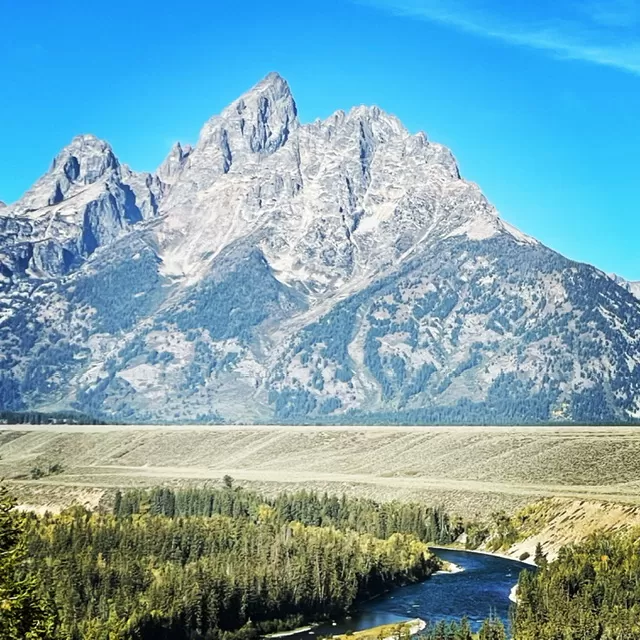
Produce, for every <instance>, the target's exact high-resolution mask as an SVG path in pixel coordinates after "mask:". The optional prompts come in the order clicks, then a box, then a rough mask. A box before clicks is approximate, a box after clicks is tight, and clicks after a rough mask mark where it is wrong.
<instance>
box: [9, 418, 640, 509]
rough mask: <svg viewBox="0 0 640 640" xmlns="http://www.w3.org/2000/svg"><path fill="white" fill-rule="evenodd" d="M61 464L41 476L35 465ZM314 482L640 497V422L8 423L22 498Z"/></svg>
mask: <svg viewBox="0 0 640 640" xmlns="http://www.w3.org/2000/svg"><path fill="white" fill-rule="evenodd" d="M54 464H60V465H61V466H62V472H61V473H56V474H55V475H45V476H44V477H41V478H38V479H32V477H31V470H32V469H34V468H35V467H39V468H40V469H44V470H45V471H46V469H47V468H48V467H49V466H50V465H54ZM225 474H228V475H230V476H232V477H233V478H235V479H236V481H237V482H239V483H241V484H242V485H243V486H247V487H252V488H257V489H260V490H262V491H265V492H268V493H274V492H277V491H280V490H283V489H288V490H292V489H297V488H300V487H305V488H309V489H316V490H319V491H328V492H331V493H343V492H346V493H349V494H352V495H362V496H369V497H373V498H376V499H378V500H391V499H400V500H419V501H424V502H428V503H431V504H433V503H441V504H444V505H445V506H446V507H447V508H448V509H449V510H450V511H452V512H454V513H457V514H460V515H463V516H465V517H473V516H476V515H479V516H486V515H488V514H489V513H491V512H494V511H496V510H499V509H504V510H507V511H509V512H512V513H513V512H515V511H516V510H517V509H518V508H520V507H522V506H524V505H525V504H528V503H531V502H533V501H535V500H537V499H538V498H541V497H555V498H560V499H563V500H570V501H578V502H579V501H585V500H591V501H608V502H615V503H622V504H629V505H639V504H640V429H637V428H622V427H588V428H587V427H307V426H305V427H296V426H277V427H274V426H211V427H205V426H202V427H200V426H171V427H167V426H106V427H105V426H87V427H82V426H62V425H61V426H47V425H42V426H26V425H19V426H3V427H2V428H0V476H3V477H4V478H6V479H7V480H8V481H9V482H10V483H11V484H12V485H13V488H14V491H15V492H16V493H17V494H18V497H19V499H20V500H21V502H22V503H23V504H25V505H27V506H30V507H37V508H57V507H63V506H66V505H68V504H69V503H71V502H81V503H83V502H85V503H87V504H90V505H94V504H96V503H97V502H98V501H99V500H100V498H101V496H102V495H103V494H104V493H105V492H107V491H109V490H113V489H114V488H116V487H131V486H152V485H158V484H165V485H170V486H186V485H198V486H201V485H204V484H211V483H216V482H219V481H220V479H221V478H222V476H223V475H225Z"/></svg>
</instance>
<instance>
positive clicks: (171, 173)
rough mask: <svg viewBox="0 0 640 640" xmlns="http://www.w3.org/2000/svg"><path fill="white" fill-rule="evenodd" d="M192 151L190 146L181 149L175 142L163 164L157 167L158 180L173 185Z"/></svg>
mask: <svg viewBox="0 0 640 640" xmlns="http://www.w3.org/2000/svg"><path fill="white" fill-rule="evenodd" d="M192 151H193V148H192V147H191V145H189V144H188V145H185V146H184V147H183V146H182V145H181V144H180V143H179V142H176V143H175V144H174V145H173V147H171V151H169V155H168V156H167V157H166V159H165V160H164V162H163V163H162V164H161V165H160V166H159V167H158V178H160V180H161V181H162V182H164V183H165V184H168V185H171V184H173V183H174V182H175V180H176V178H177V176H178V174H179V173H180V171H181V170H182V167H183V166H184V164H185V162H186V160H187V158H188V157H189V155H190V154H191V152H192Z"/></svg>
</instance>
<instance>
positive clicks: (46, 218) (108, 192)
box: [0, 135, 163, 275]
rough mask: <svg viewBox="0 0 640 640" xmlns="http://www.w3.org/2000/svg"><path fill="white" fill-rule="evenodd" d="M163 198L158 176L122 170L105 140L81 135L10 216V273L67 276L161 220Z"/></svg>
mask: <svg viewBox="0 0 640 640" xmlns="http://www.w3.org/2000/svg"><path fill="white" fill-rule="evenodd" d="M162 193H163V185H162V183H161V181H160V179H159V178H158V177H156V176H152V175H150V174H140V173H135V172H133V171H131V170H130V169H129V168H128V167H127V166H126V165H121V164H120V163H119V162H118V160H117V158H116V157H115V155H114V153H113V150H112V149H111V147H110V146H109V145H108V144H107V143H106V142H104V141H103V140H99V139H98V138H96V137H94V136H90V135H84V136H78V137H76V138H74V139H73V141H72V142H71V144H70V145H69V146H67V147H65V148H64V149H63V150H62V151H61V152H60V153H59V154H58V155H57V156H56V158H55V159H54V160H53V163H52V165H51V168H50V170H49V171H48V172H47V173H46V174H45V175H44V176H42V177H41V178H40V179H39V180H38V181H37V182H36V184H35V185H34V186H33V187H32V188H31V189H30V190H29V191H28V192H27V193H26V194H25V195H24V196H23V197H22V198H21V199H20V200H19V201H18V202H16V203H14V204H13V205H11V206H10V207H5V208H3V209H2V213H1V214H0V233H1V234H2V236H1V238H2V242H1V244H0V261H1V262H2V265H3V267H4V270H5V271H7V272H11V273H13V274H19V275H24V274H26V273H28V272H29V271H32V272H33V274H40V275H45V274H48V275H60V274H63V273H66V272H67V271H68V270H69V269H70V268H72V267H73V266H78V265H79V264H80V263H81V262H82V260H84V259H85V258H87V257H88V256H90V255H91V254H92V253H93V252H94V251H95V250H96V249H97V248H99V247H102V246H106V245H109V244H110V243H112V242H113V241H114V240H115V239H117V238H119V237H120V236H122V235H123V234H125V233H127V231H128V230H129V229H130V228H131V227H132V226H133V225H135V224H136V223H139V222H142V221H144V220H148V219H150V218H153V217H155V216H156V215H157V213H158V203H159V201H160V199H161V197H162ZM25 255H29V256H30V257H29V259H28V260H27V261H26V262H25V260H24V256H25ZM31 256H32V257H31Z"/></svg>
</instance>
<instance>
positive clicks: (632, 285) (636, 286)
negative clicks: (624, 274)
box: [611, 274, 640, 298]
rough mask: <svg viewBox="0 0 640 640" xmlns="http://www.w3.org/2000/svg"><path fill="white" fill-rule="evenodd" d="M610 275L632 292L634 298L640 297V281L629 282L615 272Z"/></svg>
mask: <svg viewBox="0 0 640 640" xmlns="http://www.w3.org/2000/svg"><path fill="white" fill-rule="evenodd" d="M611 277H612V278H613V279H614V280H615V282H617V283H618V284H619V285H620V286H621V287H623V288H625V289H626V290H627V291H629V292H630V293H632V294H633V295H634V296H635V297H636V298H640V281H638V282H630V281H628V280H625V279H624V278H621V277H620V276H617V275H615V274H614V275H612V276H611Z"/></svg>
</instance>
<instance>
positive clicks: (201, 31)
mask: <svg viewBox="0 0 640 640" xmlns="http://www.w3.org/2000/svg"><path fill="white" fill-rule="evenodd" d="M0 10H1V13H0V15H2V16H3V37H2V40H1V41H0V134H1V138H0V139H1V140H2V150H3V153H2V154H0V199H1V200H5V201H7V202H11V201H12V200H15V199H17V198H18V197H19V196H20V195H21V193H22V192H23V191H24V190H25V189H26V188H28V187H29V186H30V185H31V184H32V183H33V182H34V181H35V179H36V178H37V177H38V176H39V175H40V174H41V173H42V172H43V171H44V170H46V169H47V167H48V165H49V163H50V162H51V159H52V157H53V156H54V155H55V154H56V153H57V152H58V150H59V149H60V148H61V147H63V146H64V145H65V144H67V143H68V142H69V141H70V139H71V138H72V137H73V136H74V135H76V134H78V133H87V132H90V133H94V134H96V135H98V136H100V137H103V138H105V139H107V140H108V141H109V142H110V143H111V144H112V146H113V147H114V150H115V152H116V154H117V155H118V157H119V158H120V159H121V160H122V161H123V162H127V163H128V164H129V165H131V166H132V167H133V168H134V169H140V170H153V169H155V167H156V166H157V165H158V164H159V163H160V162H161V161H162V159H163V157H164V156H165V154H166V153H167V152H168V150H169V147H170V146H171V144H172V142H173V141H175V140H181V141H184V142H194V141H195V140H196V138H197V134H198V131H199V128H200V127H201V125H202V124H203V123H204V121H205V120H206V119H207V118H208V117H209V116H211V115H212V114H214V113H217V112H219V111H220V110H221V109H222V108H223V107H224V106H226V104H228V103H229V102H231V101H232V100H233V99H234V98H236V97H237V96H238V95H239V94H240V93H242V92H243V91H244V90H246V89H247V88H249V87H250V86H251V85H253V84H254V83H255V82H257V81H258V80H259V79H260V78H262V77H263V76H264V75H266V74H267V73H268V72H269V71H272V70H275V71H278V72H280V73H281V74H282V75H283V76H284V77H286V78H287V79H288V80H289V82H290V84H291V87H292V90H293V92H294V95H295V97H296V100H297V102H298V106H299V110H300V116H301V119H302V120H303V121H310V120H313V119H315V118H317V117H326V116H328V115H330V114H331V113H332V112H333V111H335V110H336V109H339V108H342V109H348V108H349V107H351V106H354V105H357V104H362V103H364V104H377V105H379V106H380V107H382V108H384V109H386V110H388V111H390V112H392V113H395V114H396V115H397V116H399V117H400V118H401V119H402V120H403V121H404V123H405V124H406V126H407V127H408V128H409V129H410V130H411V131H414V132H415V131H419V130H424V131H426V133H427V135H428V136H429V137H430V138H431V139H433V140H436V141H438V142H442V143H444V144H446V145H448V146H450V147H451V148H452V150H453V152H454V153H455V155H456V157H457V158H458V161H459V163H460V166H461V170H462V173H463V175H464V176H465V177H466V178H468V179H470V180H474V181H476V182H478V183H479V184H480V185H481V187H482V188H483V190H484V192H485V193H486V194H487V196H488V197H489V199H490V200H491V201H492V202H493V203H494V204H495V205H496V206H497V207H498V208H499V210H500V211H501V214H502V216H503V217H504V218H505V219H506V220H508V221H509V222H511V223H513V224H515V225H516V226H518V227H519V228H520V229H522V230H523V231H525V232H527V233H530V234H531V235H534V236H535V237H537V238H539V239H540V240H542V241H543V242H545V243H546V244H548V245H549V246H551V247H553V248H555V249H557V250H559V251H561V252H563V253H564V254H566V255H568V256H569V257H571V258H574V259H578V260H584V261H587V262H591V263H593V264H595V265H597V266H598V267H600V268H602V269H604V270H606V271H611V272H617V273H619V274H621V275H623V276H624V277H626V278H629V279H640V252H639V251H638V244H639V242H640V203H639V198H638V191H639V187H640V158H639V153H640V119H639V114H640V0H554V1H551V0H538V1H537V2H531V0H511V1H510V2H507V1H506V0H320V1H314V2H311V1H305V0H298V1H292V0H280V1H279V2H274V3H269V2H264V0H261V1H260V2H255V1H254V0H244V1H243V2H227V1H226V0H225V1H223V0H209V1H208V2H204V1H200V0H193V1H192V2H184V3H176V2H174V1H172V2H166V1H165V0H155V1H154V2H150V1H147V0H128V1H127V2H125V1H124V0H112V1H111V2H109V3H107V4H104V3H82V5H79V4H78V3H77V2H71V1H69V0H49V1H48V2H44V1H43V0H31V1H30V2H25V3H18V2H14V1H13V0H0Z"/></svg>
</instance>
